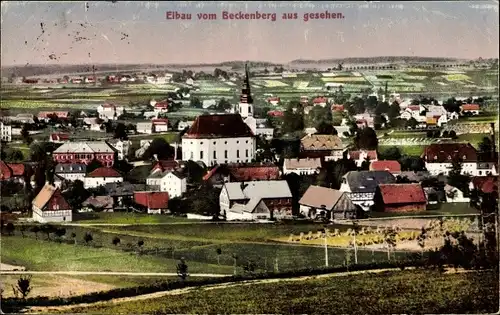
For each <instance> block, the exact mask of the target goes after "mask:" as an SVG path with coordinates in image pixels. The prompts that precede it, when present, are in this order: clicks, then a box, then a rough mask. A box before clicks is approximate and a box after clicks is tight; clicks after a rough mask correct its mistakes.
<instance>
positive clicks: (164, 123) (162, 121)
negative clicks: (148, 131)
mask: <svg viewBox="0 0 500 315" xmlns="http://www.w3.org/2000/svg"><path fill="white" fill-rule="evenodd" d="M151 122H152V123H153V130H154V132H167V131H168V119H167V118H157V119H153V120H151Z"/></svg>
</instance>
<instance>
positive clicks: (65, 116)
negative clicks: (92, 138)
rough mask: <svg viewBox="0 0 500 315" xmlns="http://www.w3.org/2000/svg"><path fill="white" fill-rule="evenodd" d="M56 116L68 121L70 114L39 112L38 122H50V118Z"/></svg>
mask: <svg viewBox="0 0 500 315" xmlns="http://www.w3.org/2000/svg"><path fill="white" fill-rule="evenodd" d="M52 116H56V117H57V118H59V119H68V116H69V112H61V111H57V112H39V113H38V120H40V121H42V120H43V121H45V122H48V121H49V120H50V117H52Z"/></svg>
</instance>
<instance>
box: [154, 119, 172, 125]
mask: <svg viewBox="0 0 500 315" xmlns="http://www.w3.org/2000/svg"><path fill="white" fill-rule="evenodd" d="M151 121H152V122H153V125H168V119H167V118H158V119H153V120H151Z"/></svg>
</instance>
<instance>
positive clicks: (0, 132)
mask: <svg viewBox="0 0 500 315" xmlns="http://www.w3.org/2000/svg"><path fill="white" fill-rule="evenodd" d="M0 137H1V140H2V141H5V142H11V141H12V126H11V125H5V124H4V123H3V122H0Z"/></svg>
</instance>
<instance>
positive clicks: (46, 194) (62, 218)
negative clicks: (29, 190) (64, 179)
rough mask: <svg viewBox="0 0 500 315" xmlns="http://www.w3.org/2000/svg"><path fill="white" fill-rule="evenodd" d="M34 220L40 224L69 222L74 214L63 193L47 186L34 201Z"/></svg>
mask: <svg viewBox="0 0 500 315" xmlns="http://www.w3.org/2000/svg"><path fill="white" fill-rule="evenodd" d="M32 206H33V208H32V209H33V220H34V221H36V222H40V223H47V222H69V221H72V218H73V214H72V210H71V207H70V205H69V204H68V203H67V202H66V200H65V199H64V197H63V195H62V194H61V191H60V190H59V189H58V188H56V187H54V186H52V185H50V184H45V186H43V188H42V190H40V192H39V193H38V195H37V196H36V197H35V199H33V203H32Z"/></svg>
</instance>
